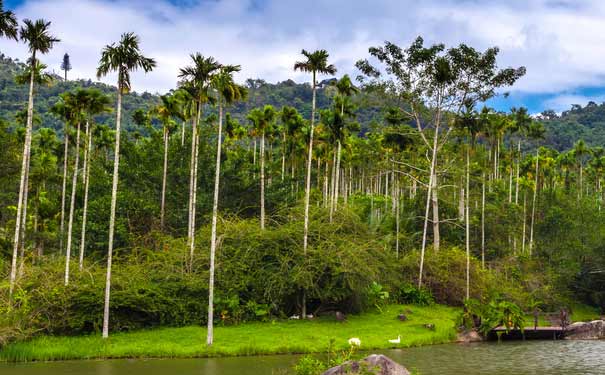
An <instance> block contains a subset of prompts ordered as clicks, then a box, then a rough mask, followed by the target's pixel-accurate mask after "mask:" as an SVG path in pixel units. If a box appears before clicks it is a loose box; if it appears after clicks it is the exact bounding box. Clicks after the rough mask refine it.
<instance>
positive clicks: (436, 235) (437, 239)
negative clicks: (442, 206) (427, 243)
mask: <svg viewBox="0 0 605 375" xmlns="http://www.w3.org/2000/svg"><path fill="white" fill-rule="evenodd" d="M433 173H434V174H435V175H434V176H433V189H432V191H431V195H432V206H433V250H435V252H439V247H440V246H441V235H440V231H439V196H438V194H439V192H438V190H437V174H436V172H435V171H433Z"/></svg>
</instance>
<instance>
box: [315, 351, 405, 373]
mask: <svg viewBox="0 0 605 375" xmlns="http://www.w3.org/2000/svg"><path fill="white" fill-rule="evenodd" d="M359 373H363V374H367V373H370V374H374V375H410V372H409V371H408V370H407V369H406V368H405V367H403V366H401V365H400V364H399V363H397V362H395V361H393V360H392V359H390V358H389V357H387V356H384V355H382V354H372V355H370V356H367V357H365V358H364V359H361V360H359V361H348V362H345V363H343V364H342V365H340V366H336V367H332V368H331V369H329V370H327V371H326V372H324V373H323V374H322V375H345V374H359Z"/></svg>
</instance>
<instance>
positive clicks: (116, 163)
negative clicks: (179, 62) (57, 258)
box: [103, 83, 122, 339]
mask: <svg viewBox="0 0 605 375" xmlns="http://www.w3.org/2000/svg"><path fill="white" fill-rule="evenodd" d="M121 87H122V85H121V83H118V104H117V111H116V146H115V151H114V159H113V180H112V184H111V211H110V215H109V246H108V249H107V275H106V279H105V306H104V308H103V338H104V339H105V338H107V337H109V295H110V292H111V261H112V258H113V235H114V229H115V225H116V203H117V199H118V177H119V171H120V124H121V121H122V90H121Z"/></svg>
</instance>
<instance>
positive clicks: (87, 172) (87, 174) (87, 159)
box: [79, 121, 92, 271]
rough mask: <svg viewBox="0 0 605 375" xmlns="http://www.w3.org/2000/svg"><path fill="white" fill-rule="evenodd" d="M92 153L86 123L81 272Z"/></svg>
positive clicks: (88, 128) (90, 138)
mask: <svg viewBox="0 0 605 375" xmlns="http://www.w3.org/2000/svg"><path fill="white" fill-rule="evenodd" d="M91 152H92V135H91V134H90V125H89V122H88V121H86V149H85V150H84V207H83V209H82V233H81V238H80V261H79V267H80V271H82V268H83V267H84V250H85V249H86V220H87V216H88V183H89V180H90V153H91Z"/></svg>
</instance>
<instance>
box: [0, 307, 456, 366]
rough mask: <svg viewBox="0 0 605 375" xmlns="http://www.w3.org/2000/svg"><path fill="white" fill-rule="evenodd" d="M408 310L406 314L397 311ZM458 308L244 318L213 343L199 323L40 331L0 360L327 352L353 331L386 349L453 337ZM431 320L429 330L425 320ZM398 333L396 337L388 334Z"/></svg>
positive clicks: (366, 343) (368, 344)
mask: <svg viewBox="0 0 605 375" xmlns="http://www.w3.org/2000/svg"><path fill="white" fill-rule="evenodd" d="M404 310H410V311H411V313H409V314H406V315H407V316H408V320H407V321H405V322H400V321H399V320H398V319H397V314H399V313H401V312H403V311H404ZM458 312H459V310H458V309H455V308H450V307H445V306H440V305H433V306H429V307H418V306H399V305H390V306H388V307H386V308H383V313H381V314H380V313H378V312H376V313H365V314H362V315H356V316H354V315H351V316H348V319H347V321H346V322H344V323H341V322H337V321H335V319H334V318H333V317H325V318H319V319H313V320H307V321H302V320H288V321H273V322H268V323H246V324H241V325H237V326H228V327H221V326H219V327H216V328H215V341H214V345H212V346H211V347H207V346H206V344H205V342H206V329H205V328H202V327H183V328H161V329H153V330H143V331H137V332H131V333H116V334H113V335H110V337H109V338H108V339H107V340H103V339H102V338H101V337H100V335H91V336H76V337H54V336H42V337H38V338H35V339H33V340H30V341H25V342H18V343H14V344H11V345H9V346H7V347H5V348H4V349H2V351H0V361H10V362H23V361H50V360H71V359H93V358H142V357H158V358H159V357H162V358H187V357H219V356H243V355H262V354H292V353H318V352H326V351H327V349H328V346H329V343H330V340H331V339H333V340H334V347H335V349H345V348H348V343H347V341H348V339H349V338H351V337H358V338H359V339H360V340H361V349H362V350H370V349H387V348H400V347H409V346H420V345H430V344H440V343H446V342H451V341H453V340H454V339H455V338H456V331H455V328H454V323H455V319H456V316H457V314H458ZM427 323H431V324H434V325H435V330H429V329H427V328H425V327H424V324H427ZM398 335H401V343H400V344H398V345H394V344H390V343H389V342H388V340H389V339H393V338H396V337H397V336H398Z"/></svg>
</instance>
